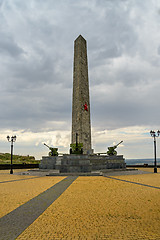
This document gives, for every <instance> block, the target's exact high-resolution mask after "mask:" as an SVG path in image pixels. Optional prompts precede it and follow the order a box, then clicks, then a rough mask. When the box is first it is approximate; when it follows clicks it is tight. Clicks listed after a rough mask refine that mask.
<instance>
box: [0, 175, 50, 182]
mask: <svg viewBox="0 0 160 240" xmlns="http://www.w3.org/2000/svg"><path fill="white" fill-rule="evenodd" d="M41 177H46V176H38V177H31V178H22V179H14V180H9V181H3V182H0V183H9V182H18V181H23V180H29V179H35V178H41Z"/></svg>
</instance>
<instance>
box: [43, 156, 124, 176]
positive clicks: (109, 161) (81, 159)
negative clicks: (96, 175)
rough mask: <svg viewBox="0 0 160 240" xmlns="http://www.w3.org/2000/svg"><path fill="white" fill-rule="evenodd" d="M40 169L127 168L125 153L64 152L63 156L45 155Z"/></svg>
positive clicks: (67, 170) (88, 169)
mask: <svg viewBox="0 0 160 240" xmlns="http://www.w3.org/2000/svg"><path fill="white" fill-rule="evenodd" d="M39 168H40V169H55V170H59V172H60V173H71V172H91V171H97V170H102V169H122V168H126V164H125V160H124V158H123V155H118V156H107V155H96V154H93V155H88V154H82V155H78V154H64V155H63V156H53V157H52V156H48V157H46V156H44V157H42V160H41V163H40V165H39Z"/></svg>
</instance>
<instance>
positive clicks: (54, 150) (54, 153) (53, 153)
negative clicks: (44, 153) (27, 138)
mask: <svg viewBox="0 0 160 240" xmlns="http://www.w3.org/2000/svg"><path fill="white" fill-rule="evenodd" d="M44 145H45V146H46V147H48V148H49V150H50V152H49V153H48V155H49V156H58V148H52V147H49V146H48V145H47V144H45V143H44Z"/></svg>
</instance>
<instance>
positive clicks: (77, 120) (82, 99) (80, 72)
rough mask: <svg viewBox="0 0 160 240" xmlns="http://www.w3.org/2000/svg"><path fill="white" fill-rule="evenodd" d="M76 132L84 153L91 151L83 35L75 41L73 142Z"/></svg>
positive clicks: (85, 55)
mask: <svg viewBox="0 0 160 240" xmlns="http://www.w3.org/2000/svg"><path fill="white" fill-rule="evenodd" d="M76 133H78V142H80V143H83V153H84V154H89V153H91V151H92V150H91V124H90V102H89V82H88V61H87V43H86V40H85V39H84V38H83V37H82V36H81V35H80V36H79V37H78V38H77V39H76V40H75V41H74V67H73V98H72V143H76Z"/></svg>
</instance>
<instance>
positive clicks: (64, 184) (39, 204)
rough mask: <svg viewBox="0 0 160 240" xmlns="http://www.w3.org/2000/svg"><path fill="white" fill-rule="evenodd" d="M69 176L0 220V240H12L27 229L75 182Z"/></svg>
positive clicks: (73, 178) (74, 178)
mask: <svg viewBox="0 0 160 240" xmlns="http://www.w3.org/2000/svg"><path fill="white" fill-rule="evenodd" d="M76 179H77V176H69V177H67V178H65V179H63V180H62V181H60V182H58V183H56V184H55V185H53V186H52V187H51V188H49V189H47V190H46V191H44V192H42V193H41V194H39V195H38V196H36V197H35V198H32V199H31V200H30V201H28V202H26V203H24V204H23V205H21V206H19V207H18V208H16V209H15V210H13V211H12V212H10V213H8V214H7V215H5V216H3V217H2V218H0V233H1V234H0V240H8V239H9V240H12V239H13V240H14V239H16V238H17V237H18V236H19V235H20V234H21V233H22V232H23V231H24V230H25V229H26V228H27V227H29V226H30V225H31V224H32V223H33V222H34V221H35V220H36V219H37V218H38V217H39V216H40V215H41V214H42V213H43V212H44V211H45V210H46V209H47V208H48V207H49V206H50V205H51V204H52V203H53V202H54V201H55V200H56V199H57V198H58V197H59V196H60V195H61V194H62V193H63V192H64V191H65V190H66V189H67V188H68V187H69V186H70V185H71V184H72V183H73V182H74V181H75V180H76Z"/></svg>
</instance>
